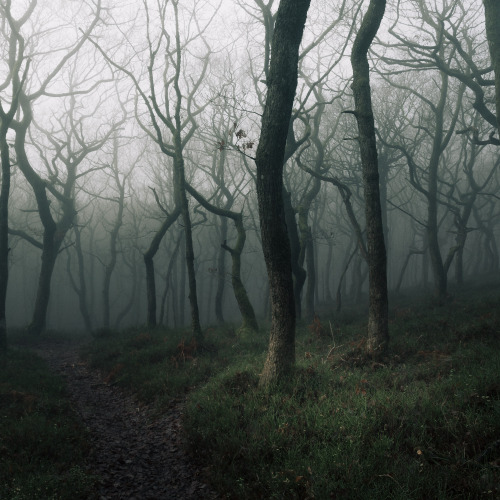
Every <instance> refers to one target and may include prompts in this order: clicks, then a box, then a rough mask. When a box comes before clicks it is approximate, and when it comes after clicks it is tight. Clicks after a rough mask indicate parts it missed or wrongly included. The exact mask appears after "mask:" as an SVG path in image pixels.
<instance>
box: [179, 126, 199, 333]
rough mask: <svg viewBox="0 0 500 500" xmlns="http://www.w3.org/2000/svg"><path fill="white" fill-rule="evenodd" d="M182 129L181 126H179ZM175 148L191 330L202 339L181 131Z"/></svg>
mask: <svg viewBox="0 0 500 500" xmlns="http://www.w3.org/2000/svg"><path fill="white" fill-rule="evenodd" d="M177 130H180V126H179V127H178V128H177ZM174 141H175V143H176V146H175V150H176V152H177V154H176V156H175V158H174V191H175V198H176V205H177V206H179V207H180V209H181V216H182V223H183V225H184V235H185V250H186V253H185V256H186V267H187V275H188V289H189V304H190V306H191V330H192V332H193V335H194V336H195V337H196V338H197V339H198V340H201V339H202V337H203V334H202V331H201V324H200V312H199V308H198V296H197V292H196V273H195V269H194V246H193V230H192V224H191V216H190V214H189V203H188V199H187V196H186V185H185V178H184V175H185V174H184V158H183V156H182V145H181V142H182V141H181V138H180V133H177V134H175V136H174Z"/></svg>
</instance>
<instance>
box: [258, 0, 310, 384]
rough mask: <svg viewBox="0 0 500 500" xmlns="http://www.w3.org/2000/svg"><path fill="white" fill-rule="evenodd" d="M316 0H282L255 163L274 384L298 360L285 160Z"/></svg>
mask: <svg viewBox="0 0 500 500" xmlns="http://www.w3.org/2000/svg"><path fill="white" fill-rule="evenodd" d="M309 4H310V0H281V2H280V5H279V8H278V12H277V14H276V23H275V27H274V33H273V40H272V44H271V62H270V68H269V77H268V79H267V86H268V91H267V97H266V105H265V107H264V114H263V116H262V127H261V133H260V140H259V146H258V148H257V154H256V158H255V163H256V165H257V176H256V179H257V199H258V205H259V217H260V229H261V236H262V249H263V252H264V258H265V261H266V267H267V274H268V276H269V286H270V294H271V314H272V320H271V332H270V337H269V349H268V353H267V358H266V361H265V364H264V369H263V371H262V375H261V384H262V385H264V386H268V385H270V384H272V383H274V382H277V381H278V380H280V379H283V378H284V377H286V376H287V375H288V374H289V373H290V371H291V369H292V367H293V365H294V363H295V304H294V295H293V281H292V265H291V254H290V242H289V240H288V234H287V228H286V223H285V213H284V208H283V160H284V155H285V145H286V139H287V133H288V127H289V124H290V118H291V113H292V105H293V100H294V97H295V91H296V88H297V68H298V55H299V46H300V42H301V40H302V34H303V31H304V26H305V22H306V17H307V11H308V9H309Z"/></svg>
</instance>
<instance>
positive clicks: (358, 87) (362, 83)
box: [351, 0, 389, 356]
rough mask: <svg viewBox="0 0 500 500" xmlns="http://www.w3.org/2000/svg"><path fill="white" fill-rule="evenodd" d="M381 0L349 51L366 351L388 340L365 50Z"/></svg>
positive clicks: (374, 351)
mask: <svg viewBox="0 0 500 500" xmlns="http://www.w3.org/2000/svg"><path fill="white" fill-rule="evenodd" d="M385 4H386V2H385V0H371V1H370V5H369V6H368V10H367V12H366V13H365V15H364V17H363V21H362V23H361V26H360V28H359V31H358V33H357V35H356V39H355V40H354V45H353V48H352V53H351V65H352V69H353V83H352V89H353V93H354V102H355V116H356V120H357V123H358V131H359V147H360V152H361V165H362V171H363V190H364V198H365V217H366V248H367V263H368V269H369V301H370V305H369V316H368V339H367V351H368V353H370V354H371V355H377V356H378V355H379V354H383V353H385V351H386V349H387V344H388V342H389V331H388V298H387V260H386V251H385V243H384V229H383V224H382V210H381V204H380V186H379V172H378V159H377V144H376V139H375V125H374V118H373V109H372V102H371V90H370V67H369V64H368V57H367V55H368V50H369V48H370V45H371V43H372V41H373V39H374V37H375V35H376V34H377V31H378V28H379V26H380V23H381V21H382V18H383V16H384V11H385Z"/></svg>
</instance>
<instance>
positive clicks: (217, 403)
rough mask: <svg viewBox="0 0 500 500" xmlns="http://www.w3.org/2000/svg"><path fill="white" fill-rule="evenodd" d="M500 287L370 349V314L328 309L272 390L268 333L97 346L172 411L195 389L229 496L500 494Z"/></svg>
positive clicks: (114, 367) (413, 320)
mask: <svg viewBox="0 0 500 500" xmlns="http://www.w3.org/2000/svg"><path fill="white" fill-rule="evenodd" d="M499 302H500V297H499V294H498V293H497V292H493V293H492V292H490V293H488V294H486V295H482V296H479V295H478V296H477V298H476V299H472V298H471V297H470V296H467V295H463V296H457V297H456V298H455V299H453V300H450V302H449V303H448V304H447V305H446V306H444V307H429V305H428V304H425V303H424V304H418V303H416V302H409V303H408V304H405V305H404V307H403V305H400V306H399V307H398V308H395V309H394V310H393V311H392V312H391V324H390V334H391V348H390V352H389V355H388V357H387V358H386V359H385V360H382V361H381V362H373V361H371V360H370V359H367V358H366V357H365V355H364V353H363V338H364V330H365V326H364V325H365V320H357V321H354V320H352V318H351V319H349V321H348V322H347V323H345V322H343V321H342V318H339V317H330V318H328V317H326V316H325V317H317V318H315V319H314V320H313V321H312V322H311V323H310V324H302V325H301V326H300V327H299V328H298V331H297V366H296V369H295V372H294V375H293V376H292V377H290V379H289V380H287V381H286V383H283V384H282V385H280V386H279V387H273V388H270V389H263V388H260V387H259V386H258V380H259V373H260V371H261V369H262V365H263V362H264V356H265V351H266V347H267V345H266V344H267V339H266V338H265V336H264V335H262V334H261V335H258V336H256V337H255V339H253V340H249V339H245V340H241V339H239V338H238V337H237V336H236V335H235V334H234V333H233V332H232V331H231V330H222V329H217V330H210V331H208V332H207V333H206V345H204V346H198V345H196V343H194V341H192V340H191V339H190V338H189V336H188V335H186V334H183V332H167V331H164V330H157V331H152V332H146V331H142V332H141V331H129V332H127V333H126V334H119V335H118V334H110V335H108V336H105V337H103V338H100V339H97V340H96V341H95V342H94V344H93V346H92V352H91V353H90V355H91V359H92V362H93V363H94V364H95V366H99V367H100V368H101V369H102V370H103V371H104V373H105V374H106V376H107V377H108V380H109V381H110V383H118V384H123V385H125V386H127V387H129V388H131V389H133V390H134V391H136V392H137V393H138V395H139V396H140V397H142V398H144V399H146V400H150V401H152V400H155V401H156V402H157V403H158V405H159V408H164V407H165V406H167V405H168V401H169V399H170V398H174V397H177V396H179V395H180V394H185V393H187V394H188V401H187V407H186V411H185V417H184V429H185V433H186V437H187V440H188V443H189V447H190V449H191V451H192V452H193V454H195V455H196V456H197V457H198V458H199V459H201V460H202V461H203V462H204V464H205V466H206V470H207V478H208V479H209V481H210V482H211V484H212V485H213V487H214V488H216V489H217V490H218V491H220V492H221V494H223V495H224V498H234V499H254V498H255V499H257V498H272V499H293V498H297V499H306V498H319V499H329V498H345V499H357V498H360V499H361V498H363V499H383V498H387V499H421V498H433V499H434V498H443V499H445V498H446V499H455V498H457V499H458V498H463V499H465V498H470V499H473V498H498V497H499V496H500V439H499V438H500V336H499V331H500V317H499V313H498V304H499Z"/></svg>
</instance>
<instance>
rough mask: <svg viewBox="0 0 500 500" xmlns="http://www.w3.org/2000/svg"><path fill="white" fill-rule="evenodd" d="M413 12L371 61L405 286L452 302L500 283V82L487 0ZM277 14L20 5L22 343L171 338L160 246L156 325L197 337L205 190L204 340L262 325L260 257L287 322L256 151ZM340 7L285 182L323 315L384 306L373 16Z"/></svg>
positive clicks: (296, 241)
mask: <svg viewBox="0 0 500 500" xmlns="http://www.w3.org/2000/svg"><path fill="white" fill-rule="evenodd" d="M398 3H399V2H391V5H388V6H387V10H386V15H385V18H384V21H383V24H382V27H381V29H380V31H379V34H378V38H377V39H376V40H375V41H374V43H373V45H372V47H371V52H370V58H371V60H370V66H371V75H370V76H371V89H372V101H373V111H374V115H375V125H376V133H377V147H378V161H379V173H380V190H381V195H380V196H381V205H382V218H383V222H384V235H385V243H386V248H387V256H388V287H389V291H390V293H395V294H401V293H410V291H411V292H414V291H416V290H417V291H428V293H429V295H430V296H434V297H435V300H440V299H442V298H443V296H446V295H447V294H449V293H450V290H452V289H453V287H459V286H462V285H463V284H464V283H465V282H467V281H468V280H471V279H476V278H478V277H483V276H484V277H488V278H489V277H492V276H497V275H498V271H499V254H498V247H497V239H498V237H499V229H500V228H499V224H498V223H499V214H500V211H499V206H498V203H499V198H498V188H499V181H500V179H499V174H498V165H499V163H500V155H499V148H498V146H499V144H500V143H499V141H498V133H497V132H498V131H497V130H496V129H495V86H494V80H493V78H494V76H493V71H492V67H491V62H490V55H489V52H488V44H487V40H486V35H485V27H484V12H483V11H482V10H481V9H478V8H477V6H476V5H475V4H476V3H474V2H472V1H469V0H464V1H456V2H447V1H443V2H424V1H423V0H419V1H417V0H414V1H410V2H404V3H405V4H406V5H405V6H398V5H397V4H398ZM277 4H278V2H274V1H273V0H269V1H268V2H267V3H265V2H262V1H260V0H256V1H255V2H254V1H250V0H240V1H237V2H233V1H231V2H230V1H226V0H221V1H220V2H216V1H206V2H205V1H197V0H193V1H191V0H189V1H183V2H182V3H180V2H179V3H178V2H176V1H174V0H170V1H166V0H165V1H158V2H156V1H152V0H151V1H150V0H144V1H143V2H128V3H127V2H116V1H114V0H93V1H90V0H85V1H60V2H53V1H49V0H40V1H38V2H34V1H31V2H30V1H27V0H16V2H13V4H12V5H11V2H10V1H7V0H0V20H1V30H0V50H1V52H2V57H1V61H0V102H1V105H2V110H1V122H2V127H3V128H2V130H3V129H4V128H6V130H5V142H2V147H3V150H2V162H3V164H2V166H3V168H4V163H5V161H6V160H5V159H4V152H7V153H8V157H9V159H10V173H11V178H10V193H7V195H8V200H9V201H8V228H9V240H8V246H9V251H8V271H9V275H8V288H7V300H6V318H7V325H8V326H9V327H25V326H28V325H33V324H34V323H37V322H38V323H37V324H38V327H40V328H42V329H43V328H49V329H64V330H86V329H99V328H103V327H106V328H125V327H128V326H137V325H144V324H146V323H148V324H150V325H151V323H152V318H151V309H148V304H149V305H150V307H151V303H152V302H151V301H152V300H153V297H152V296H151V294H150V295H148V283H149V285H151V282H148V280H147V278H146V269H145V263H144V254H145V253H147V252H148V249H152V245H153V243H154V242H155V241H156V243H157V245H158V246H157V250H156V251H154V252H152V254H153V261H154V274H153V276H154V290H155V292H154V298H155V299H156V309H155V311H153V314H154V319H155V321H156V323H157V324H163V325H167V326H171V327H184V326H188V325H189V324H190V323H191V312H190V311H191V306H192V300H193V298H192V297H191V302H190V299H189V272H188V269H187V267H186V255H187V254H189V251H186V234H187V233H186V231H187V227H186V219H185V214H183V213H180V214H177V215H176V216H175V217H173V214H175V213H176V210H177V209H178V210H181V208H180V207H181V205H182V200H181V198H182V196H181V194H182V193H181V191H182V192H183V190H184V188H185V187H186V186H187V187H186V189H187V201H188V204H189V217H190V224H191V226H192V227H191V228H190V232H192V247H193V248H192V249H193V253H194V261H193V262H194V273H195V278H196V288H197V297H196V298H197V301H198V306H199V312H200V321H201V324H202V327H203V328H204V329H206V328H210V327H211V326H213V325H215V324H217V323H221V322H227V323H228V324H230V325H234V327H235V328H237V327H238V326H239V325H240V324H241V312H240V307H241V303H240V302H239V301H238V300H237V299H236V297H235V293H234V291H233V284H234V283H233V280H232V278H234V275H235V267H234V266H235V265H236V264H235V261H234V259H235V254H237V253H238V252H240V251H241V267H240V271H241V282H242V284H243V285H244V288H245V290H246V292H247V294H248V299H249V301H250V303H251V305H252V307H253V309H254V312H255V315H256V317H257V320H258V321H259V323H261V324H262V323H263V322H264V321H266V320H267V319H269V317H270V316H269V315H270V305H269V291H268V281H267V272H266V265H265V262H264V257H263V253H262V247H261V239H260V229H259V210H258V203H257V195H256V189H255V176H256V168H255V162H254V157H255V151H256V148H257V144H258V140H259V133H260V120H261V115H262V111H263V106H264V103H265V97H266V89H267V83H268V82H267V78H268V74H269V62H270V44H271V39H272V30H273V23H274V16H275V13H276V10H277V7H278V5H277ZM331 4H332V2H325V1H322V0H321V1H317V2H315V1H313V2H312V4H311V8H310V11H309V14H308V21H307V24H306V31H305V34H304V38H303V40H302V45H301V53H300V58H299V81H298V87H297V92H296V97H295V102H294V107H293V112H292V120H291V123H290V129H289V134H288V139H287V150H286V153H285V159H286V164H285V167H284V174H283V179H284V186H285V190H286V193H285V196H284V199H285V212H286V224H287V230H288V233H289V235H290V241H291V246H292V261H293V262H292V267H293V268H294V277H295V286H298V285H297V282H298V281H299V279H298V276H299V275H300V269H302V270H303V272H304V273H305V276H306V279H305V282H304V284H303V287H302V288H301V289H300V290H299V294H300V305H301V306H302V307H301V311H300V314H301V316H302V318H304V319H306V320H307V321H309V320H311V319H312V317H313V315H314V314H320V315H321V314H324V313H332V312H334V311H338V310H339V309H340V308H341V307H345V306H346V304H349V303H352V304H356V305H361V306H366V305H367V303H368V268H367V265H366V262H365V258H364V256H363V252H362V247H363V241H364V239H365V238H366V231H365V215H364V197H363V181H362V173H361V164H360V161H361V160H360V154H359V146H358V141H357V135H358V131H357V128H356V122H355V119H354V117H353V115H352V110H353V107H354V104H353V96H352V89H351V83H352V75H351V70H350V65H349V56H350V52H351V48H352V40H353V38H354V35H355V33H356V30H357V29H358V28H359V24H360V20H361V14H362V13H363V12H364V11H365V10H366V5H365V4H366V2H360V1H357V0H345V1H344V2H335V6H332V5H331ZM474 7H476V8H474ZM398 9H401V10H398ZM403 9H407V10H403ZM10 110H12V116H10V117H9V116H8V114H9V112H10ZM492 117H493V118H492ZM0 132H1V133H4V132H2V131H0ZM6 148H7V150H6ZM7 153H6V154H7ZM5 172H6V170H5V169H3V174H2V189H4V188H3V186H5V184H6V174H5ZM182 177H184V178H182ZM190 189H192V190H193V191H194V192H195V193H196V194H195V195H193V193H192V192H191V191H190ZM2 196H5V191H2ZM200 197H202V198H203V199H204V201H203V202H200ZM209 206H210V208H209ZM228 212H231V213H232V215H228ZM239 214H241V220H242V227H243V229H244V233H245V237H246V239H244V238H242V236H241V232H239V231H241V228H240V229H238V226H237V221H238V217H239ZM169 217H170V218H171V219H173V220H172V221H171V223H170V219H169ZM165 221H167V222H169V225H168V227H167V228H166V229H165V231H164V234H162V227H163V226H165V225H166V224H165ZM155 237H156V240H155ZM241 238H242V239H243V243H244V245H242V246H241V248H240V247H239V245H240V244H241V243H242V239H241ZM190 239H191V237H190V238H188V247H187V248H188V250H189V241H190ZM433 242H435V243H433ZM151 251H152V250H151ZM42 257H43V258H42ZM236 258H237V259H238V257H236ZM50 262H52V264H50ZM52 265H53V271H52ZM44 266H45V267H44ZM46 273H49V275H48V276H47V274H46ZM41 276H42V278H41ZM44 280H45V285H44V284H43V283H44ZM443 280H444V281H443ZM47 283H49V284H50V289H49V288H48V287H47ZM149 290H151V288H149ZM49 292H50V293H49ZM44 301H45V302H47V305H46V306H44V305H43V303H44ZM45 307H46V314H45V313H44V312H43V309H44V308H45ZM148 311H149V313H148ZM37 314H38V316H37V317H36V318H35V316H36V315H37ZM148 314H149V315H148ZM40 321H41V323H40Z"/></svg>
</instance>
